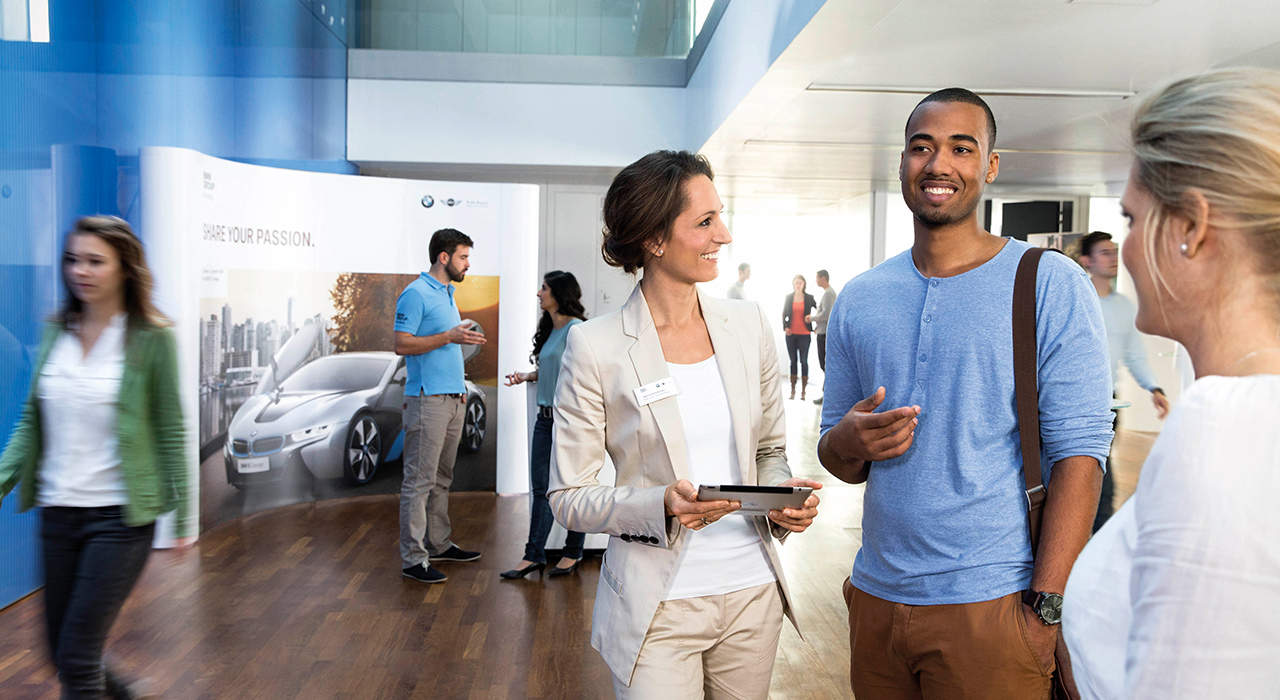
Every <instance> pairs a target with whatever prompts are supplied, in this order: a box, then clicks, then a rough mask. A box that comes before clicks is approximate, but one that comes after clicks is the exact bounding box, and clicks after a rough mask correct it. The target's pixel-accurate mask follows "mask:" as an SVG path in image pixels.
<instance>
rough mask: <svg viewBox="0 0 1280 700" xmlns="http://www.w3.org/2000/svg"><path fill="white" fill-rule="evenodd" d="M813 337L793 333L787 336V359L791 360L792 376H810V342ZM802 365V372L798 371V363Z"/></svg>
mask: <svg viewBox="0 0 1280 700" xmlns="http://www.w3.org/2000/svg"><path fill="white" fill-rule="evenodd" d="M810 339H811V336H810V335H809V334H807V333H804V334H801V333H792V334H791V335H789V336H787V357H790V358H791V376H793V377H794V376H796V375H797V374H803V375H804V376H806V377H807V376H809V341H810ZM797 362H799V364H800V371H799V372H797V371H796V363H797Z"/></svg>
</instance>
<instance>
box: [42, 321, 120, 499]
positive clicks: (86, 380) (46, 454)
mask: <svg viewBox="0 0 1280 700" xmlns="http://www.w3.org/2000/svg"><path fill="white" fill-rule="evenodd" d="M125 318H126V316H125V314H123V313H121V314H116V315H115V316H113V317H112V319H111V322H110V323H109V324H108V325H107V327H106V328H105V329H104V330H103V331H102V334H101V335H99V336H98V340H97V342H95V343H94V344H93V347H92V348H90V349H89V354H88V355H87V356H86V355H85V354H84V349H83V346H81V344H80V339H79V338H77V337H76V336H75V334H74V333H66V332H64V333H62V334H61V335H60V336H58V339H57V340H56V341H55V342H54V346H53V348H52V349H51V350H50V352H49V357H48V358H47V359H46V360H45V364H44V366H43V367H42V368H41V369H40V380H39V382H38V384H37V392H38V393H37V397H38V398H39V401H40V428H41V432H42V433H43V436H44V442H43V447H44V451H43V462H42V463H41V466H40V470H39V472H37V473H38V475H39V476H38V481H39V486H38V488H37V492H36V504H37V505H40V506H71V507H75V508H97V507H102V506H121V505H125V504H126V503H128V500H129V498H128V493H127V492H126V491H125V485H124V479H123V477H122V476H121V474H120V452H119V450H118V449H117V446H116V403H117V401H119V398H120V380H121V378H122V377H123V376H124V336H125Z"/></svg>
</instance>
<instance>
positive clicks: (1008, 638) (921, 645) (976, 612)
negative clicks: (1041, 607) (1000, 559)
mask: <svg viewBox="0 0 1280 700" xmlns="http://www.w3.org/2000/svg"><path fill="white" fill-rule="evenodd" d="M844 600H845V604H847V605H848V606H849V653H850V659H849V667H850V673H849V675H850V682H851V685H852V686H853V694H854V696H855V697H857V698H858V700H908V699H910V700H923V699H925V698H928V699H929V700H934V699H936V700H1043V699H1047V698H1049V691H1050V677H1051V675H1052V673H1053V668H1052V667H1050V668H1048V669H1046V668H1043V667H1042V666H1041V662H1040V659H1039V657H1038V655H1037V654H1036V652H1035V650H1034V649H1032V647H1031V641H1030V638H1029V637H1028V636H1027V629H1026V619H1025V618H1024V617H1023V616H1022V594H1021V593H1011V594H1009V595H1007V596H1004V597H1003V598H997V599H995V600H988V601H984V602H981V603H966V604H963V605H906V604H903V603H891V602H889V601H887V600H883V599H881V598H877V597H875V596H873V595H871V594H869V593H866V592H865V591H861V590H858V589H857V588H856V587H854V586H853V584H852V583H850V582H849V581H848V580H847V579H846V580H845V582H844Z"/></svg>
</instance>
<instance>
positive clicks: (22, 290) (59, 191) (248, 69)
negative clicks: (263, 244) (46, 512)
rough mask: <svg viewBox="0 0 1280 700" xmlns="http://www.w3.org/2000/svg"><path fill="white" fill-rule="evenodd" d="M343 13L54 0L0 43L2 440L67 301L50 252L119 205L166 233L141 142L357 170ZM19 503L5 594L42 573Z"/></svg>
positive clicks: (159, 0)
mask: <svg viewBox="0 0 1280 700" xmlns="http://www.w3.org/2000/svg"><path fill="white" fill-rule="evenodd" d="M322 7H323V10H322V9H321V8H322ZM335 10H336V11H337V12H338V14H336V15H335ZM347 11H348V10H347V3H346V2H324V3H321V2H315V1H313V0H202V1H201V2H192V3H175V2H172V1H171V0H50V2H49V20H50V27H49V28H50V38H51V41H50V42H49V43H47V44H33V43H27V42H6V41H0V437H3V439H4V440H5V441H6V442H7V439H8V437H7V436H8V435H9V433H10V431H11V429H12V425H13V423H14V422H15V421H16V420H17V416H18V412H19V411H20V409H21V404H22V400H23V399H22V397H23V396H24V395H25V393H26V387H27V386H28V384H29V381H30V372H31V368H30V365H31V362H32V361H33V358H34V353H35V345H36V343H37V342H38V336H39V327H40V322H41V320H42V319H44V318H46V317H47V316H48V315H49V314H50V313H52V311H53V309H54V305H55V303H56V301H55V300H56V298H57V294H58V291H57V290H58V286H59V285H58V283H57V280H56V267H55V265H54V261H55V260H56V259H57V256H58V252H57V251H58V248H59V246H60V244H61V240H60V239H61V238H62V234H63V232H65V231H66V228H67V227H68V226H69V224H70V222H72V221H74V220H75V218H76V217H78V216H83V215H86V214H94V213H119V214H120V215H122V216H124V217H125V218H126V219H129V221H130V222H131V223H133V224H134V226H135V227H137V228H138V230H139V233H140V234H141V235H142V238H143V240H144V241H145V240H148V239H149V237H150V236H157V235H166V234H167V233H168V232H161V231H147V230H146V227H145V223H144V222H140V221H139V220H138V217H139V214H138V212H139V205H138V202H139V199H138V197H139V193H138V152H139V149H141V148H143V147H146V146H179V147H185V148H192V149H195V150H199V151H202V152H204V153H209V154H211V155H215V156H219V157H223V158H230V159H235V160H241V161H246V162H257V163H263V164H269V165H274V166H276V167H292V168H297V169H305V170H318V171H324V172H342V173H354V172H356V168H355V167H354V166H352V165H351V164H350V163H348V162H347V161H346V65H347V62H346V41H345V37H346V36H347V32H346V27H347V26H349V25H350V18H349V17H347V16H346V13H347ZM14 495H15V496H16V494H14ZM16 500H17V499H16V497H10V498H6V499H5V501H4V503H3V507H2V508H0V606H4V605H7V604H8V603H10V602H12V601H13V600H15V599H17V598H19V597H21V596H23V595H25V594H27V593H29V592H30V591H31V590H33V589H34V588H35V587H36V586H38V585H39V578H40V572H39V564H38V556H37V554H38V549H37V533H36V529H37V528H36V525H35V523H36V521H35V516H34V513H26V514H22V515H19V514H17V513H16V506H17V503H16Z"/></svg>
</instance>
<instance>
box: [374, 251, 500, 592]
mask: <svg viewBox="0 0 1280 700" xmlns="http://www.w3.org/2000/svg"><path fill="white" fill-rule="evenodd" d="M471 247H472V242H471V238H470V237H469V236H467V235H466V234H465V233H462V232H461V231H458V230H456V229H451V228H445V229H440V230H439V231H436V232H435V233H434V234H432V236H431V245H430V248H429V252H430V254H431V269H430V270H428V271H426V272H424V273H422V276H421V277H419V278H418V279H416V280H414V281H413V282H411V283H410V284H409V286H408V287H405V290H404V291H403V292H401V293H400V298H399V299H398V300H397V301H396V324H395V333H396V354H397V355H404V356H405V365H406V366H407V369H408V375H409V376H408V378H407V381H406V382H405V385H404V430H405V435H404V481H403V483H402V484H401V486H400V558H401V560H402V561H403V566H402V571H403V573H404V575H405V576H407V577H408V578H411V579H414V580H415V581H421V582H423V583H442V582H444V581H445V578H446V577H445V575H444V574H443V573H442V572H441V571H440V570H438V569H436V568H435V567H434V566H432V565H431V563H430V562H432V561H475V560H477V559H479V558H480V553H479V552H468V551H466V550H464V549H460V548H459V547H458V546H457V545H455V544H454V543H453V542H452V541H450V539H449V535H450V532H451V527H450V525H449V485H450V484H451V483H453V462H454V459H456V458H457V456H458V442H459V440H461V439H462V421H463V416H464V414H465V412H466V406H467V386H466V379H465V378H464V376H463V370H462V347H461V346H463V345H483V344H484V336H483V335H481V334H480V333H477V332H475V331H473V330H471V323H469V322H468V323H463V322H462V317H461V316H460V315H459V314H458V305H457V304H456V303H454V301H453V285H452V284H450V283H451V282H461V281H462V280H463V279H464V278H465V277H466V275H467V269H468V268H469V267H471V262H470V261H471Z"/></svg>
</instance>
